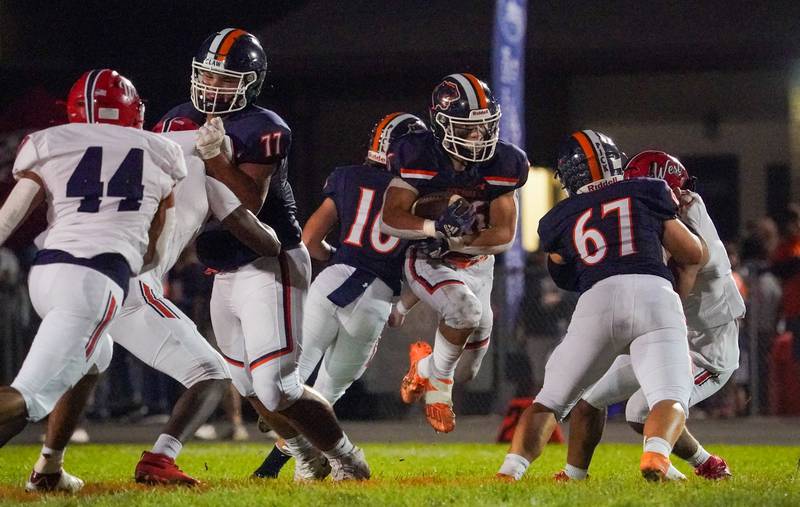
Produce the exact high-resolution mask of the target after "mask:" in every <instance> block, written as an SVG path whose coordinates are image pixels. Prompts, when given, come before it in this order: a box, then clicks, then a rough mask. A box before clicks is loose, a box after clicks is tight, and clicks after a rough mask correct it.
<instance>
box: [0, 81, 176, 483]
mask: <svg viewBox="0 0 800 507" xmlns="http://www.w3.org/2000/svg"><path fill="white" fill-rule="evenodd" d="M67 111H68V116H69V121H70V123H69V124H67V125H61V126H56V127H51V128H48V129H45V130H42V131H39V132H35V133H33V134H30V135H29V136H28V137H27V138H26V139H25V140H24V141H23V143H22V146H21V148H20V149H19V152H18V154H17V158H16V160H15V162H14V169H13V174H14V177H15V178H16V179H17V181H18V182H17V185H16V186H15V188H14V190H13V191H12V194H11V195H10V196H9V198H8V199H7V200H6V202H5V203H4V205H3V207H2V210H0V223H2V224H3V233H2V236H0V244H2V243H3V242H5V240H6V239H7V238H8V236H9V235H10V233H11V232H13V230H14V229H15V228H16V227H17V226H18V225H19V224H20V223H22V221H23V220H24V218H25V217H26V216H27V214H28V213H29V211H30V210H32V209H33V208H35V207H36V205H38V204H39V203H40V202H42V201H46V202H47V207H48V227H47V230H46V231H45V232H44V233H42V235H40V236H39V238H38V239H37V243H38V244H39V246H40V247H41V248H40V250H39V252H38V253H37V256H36V259H35V260H34V265H33V267H32V268H31V275H30V284H29V290H30V296H31V301H32V302H33V306H34V308H35V310H36V311H37V313H38V314H39V316H40V317H41V318H42V323H41V325H40V326H39V330H38V331H37V333H36V336H35V338H34V342H33V344H32V345H31V349H30V351H29V352H28V355H27V357H26V358H25V362H24V363H23V365H22V368H21V369H20V371H19V373H18V374H17V376H16V378H15V379H14V381H13V382H12V384H11V386H10V387H2V388H0V443H2V444H5V443H6V442H7V441H8V440H9V439H10V438H11V437H13V436H14V435H16V434H17V433H19V432H20V431H21V430H22V429H23V428H24V426H25V425H26V423H27V422H28V421H39V420H41V419H43V418H44V417H45V416H47V415H48V414H50V412H51V411H52V410H53V408H54V406H55V404H56V402H57V401H58V399H59V398H60V397H61V396H62V395H63V394H64V393H65V392H67V391H68V390H69V389H70V388H72V387H73V386H75V385H76V384H78V383H79V382H81V381H82V379H84V378H85V377H88V379H87V380H86V381H85V382H88V383H90V384H92V383H93V382H94V381H96V378H97V375H99V373H101V372H102V371H104V370H105V369H106V368H107V367H108V365H109V362H110V360H111V352H112V350H111V349H112V345H111V340H110V338H109V337H108V336H107V335H106V334H104V333H105V330H106V329H107V328H108V326H109V325H110V324H111V323H112V322H113V320H114V318H115V317H116V315H117V313H118V310H119V308H120V306H121V305H122V302H123V301H124V299H125V295H126V293H127V291H128V283H129V279H130V277H131V275H135V274H138V273H139V272H140V271H142V270H143V269H147V268H148V267H150V266H152V265H154V264H155V263H157V262H158V260H159V259H160V258H161V257H162V256H163V255H164V252H165V249H166V239H168V238H169V236H170V234H171V229H172V228H173V227H174V210H173V209H172V202H173V194H172V190H173V187H174V186H175V184H176V182H178V181H180V180H181V179H183V178H184V177H185V176H186V165H185V163H184V160H183V156H182V152H181V149H180V147H179V146H178V145H177V144H176V143H174V142H172V141H170V140H168V139H165V138H163V137H161V136H158V135H156V134H153V133H150V132H145V131H142V130H141V127H142V121H143V115H144V105H143V104H142V102H141V100H140V99H139V95H138V93H137V92H136V89H135V88H134V86H133V84H132V83H131V82H130V81H129V80H128V79H126V78H125V77H123V76H121V75H119V74H118V73H117V72H116V71H113V70H111V69H97V70H92V71H88V72H86V73H85V74H84V75H83V76H81V78H80V79H79V80H78V81H77V82H76V83H75V84H74V85H73V87H72V89H71V91H70V94H69V98H68V102H67ZM54 365H58V366H57V368H55V369H54ZM41 475H42V476H41V477H38V478H37V477H34V476H32V478H31V480H32V481H35V480H43V481H47V482H50V483H62V482H63V483H69V484H64V486H65V487H66V488H67V489H72V488H76V487H77V488H79V487H80V486H82V482H80V483H78V482H75V480H74V478H72V477H70V476H69V475H68V474H63V473H62V470H61V467H60V464H59V466H58V468H57V470H54V471H52V473H47V474H41Z"/></svg>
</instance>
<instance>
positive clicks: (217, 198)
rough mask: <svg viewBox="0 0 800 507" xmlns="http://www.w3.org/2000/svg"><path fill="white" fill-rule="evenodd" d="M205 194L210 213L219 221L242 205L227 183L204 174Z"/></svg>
mask: <svg viewBox="0 0 800 507" xmlns="http://www.w3.org/2000/svg"><path fill="white" fill-rule="evenodd" d="M206 194H207V195H208V207H209V208H210V209H211V214H212V215H214V218H216V219H217V220H219V221H220V222H222V221H223V220H225V218H227V217H228V215H230V214H231V213H233V211H234V210H235V209H236V208H238V207H239V206H241V205H242V202H241V201H240V200H239V199H238V198H237V197H236V195H234V193H233V192H231V189H229V188H228V187H227V185H225V184H224V183H222V182H221V181H219V180H216V179H214V178H212V177H211V176H206Z"/></svg>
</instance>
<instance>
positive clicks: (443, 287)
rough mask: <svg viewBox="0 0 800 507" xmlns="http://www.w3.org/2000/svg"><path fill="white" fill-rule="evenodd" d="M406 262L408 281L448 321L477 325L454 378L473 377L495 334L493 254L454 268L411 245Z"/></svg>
mask: <svg viewBox="0 0 800 507" xmlns="http://www.w3.org/2000/svg"><path fill="white" fill-rule="evenodd" d="M403 266H404V267H403V271H404V275H405V279H406V283H407V284H408V286H409V287H410V288H411V290H412V292H413V293H414V295H415V296H417V297H418V298H419V299H420V300H421V301H422V302H423V303H425V304H427V305H428V306H430V307H431V308H432V309H434V310H435V311H436V313H438V314H439V318H440V319H441V320H443V321H444V323H445V324H446V325H448V326H449V327H452V328H455V329H466V328H475V330H474V331H473V332H472V334H471V335H470V336H469V338H468V339H467V344H466V347H465V349H464V353H463V354H462V355H461V358H460V359H459V362H458V366H457V368H456V374H455V380H456V381H457V382H459V381H460V382H463V381H465V380H470V379H472V378H474V377H475V375H476V374H477V373H478V370H479V369H480V366H481V362H482V361H483V357H484V356H485V355H486V351H487V350H488V347H489V338H490V336H491V334H492V323H493V321H494V314H493V313H492V305H491V296H492V283H493V282H494V256H493V255H487V256H486V257H485V258H484V259H483V260H481V261H479V262H477V263H475V264H473V265H471V266H469V267H466V268H464V269H453V268H451V267H450V266H448V265H447V264H445V263H444V262H442V261H441V260H437V259H429V258H428V257H427V256H425V255H424V254H422V253H419V252H417V250H416V248H414V247H411V248H409V249H408V252H407V253H406V261H405V263H404V265H403Z"/></svg>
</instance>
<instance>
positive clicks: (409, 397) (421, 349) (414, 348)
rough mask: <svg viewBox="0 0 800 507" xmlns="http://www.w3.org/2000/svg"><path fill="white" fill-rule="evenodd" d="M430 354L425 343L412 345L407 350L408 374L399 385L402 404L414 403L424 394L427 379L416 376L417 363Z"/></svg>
mask: <svg viewBox="0 0 800 507" xmlns="http://www.w3.org/2000/svg"><path fill="white" fill-rule="evenodd" d="M432 352H433V349H432V348H431V346H430V345H429V344H428V343H425V342H416V343H412V344H411V346H410V347H409V348H408V358H409V361H410V363H411V365H410V366H409V367H408V373H406V376H405V377H403V382H402V383H401V384H400V397H401V398H402V399H403V403H407V404H409V405H410V404H412V403H415V402H416V401H418V400H419V399H420V398H421V397H422V395H423V394H424V393H425V388H426V387H427V386H428V379H426V378H425V377H420V376H419V375H418V374H417V363H419V361H420V360H421V359H422V358H425V357H428V356H429V355H431V353H432Z"/></svg>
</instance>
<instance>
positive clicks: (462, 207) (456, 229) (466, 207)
mask: <svg viewBox="0 0 800 507" xmlns="http://www.w3.org/2000/svg"><path fill="white" fill-rule="evenodd" d="M474 223H475V209H474V208H473V207H472V205H471V204H470V203H469V202H468V201H467V200H466V199H464V198H461V199H458V200H457V201H455V202H454V203H452V204H450V205H449V206H448V207H447V210H446V211H445V212H444V214H443V215H442V216H440V217H439V218H438V219H437V220H436V231H438V232H440V233H441V234H442V235H443V236H444V237H445V238H455V237H458V236H463V235H464V234H467V233H469V231H470V229H471V228H472V224H474Z"/></svg>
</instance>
